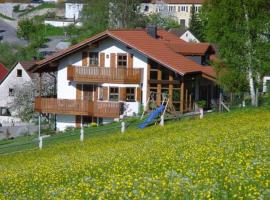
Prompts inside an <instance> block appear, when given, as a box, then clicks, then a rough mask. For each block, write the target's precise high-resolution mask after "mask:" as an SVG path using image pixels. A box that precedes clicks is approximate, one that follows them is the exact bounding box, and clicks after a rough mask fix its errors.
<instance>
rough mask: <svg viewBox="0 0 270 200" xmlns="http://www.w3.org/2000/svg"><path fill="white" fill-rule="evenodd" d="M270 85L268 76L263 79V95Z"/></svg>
mask: <svg viewBox="0 0 270 200" xmlns="http://www.w3.org/2000/svg"><path fill="white" fill-rule="evenodd" d="M269 85H270V76H265V77H263V93H266V92H268V90H269V88H268V87H269Z"/></svg>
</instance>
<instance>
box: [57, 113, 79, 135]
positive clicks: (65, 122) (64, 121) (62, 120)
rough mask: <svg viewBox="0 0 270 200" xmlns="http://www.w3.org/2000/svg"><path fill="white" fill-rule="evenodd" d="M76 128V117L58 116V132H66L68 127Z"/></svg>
mask: <svg viewBox="0 0 270 200" xmlns="http://www.w3.org/2000/svg"><path fill="white" fill-rule="evenodd" d="M75 126H76V121H75V116H70V115H69V116H68V115H57V117H56V128H57V130H58V131H64V130H65V129H66V128H68V127H75Z"/></svg>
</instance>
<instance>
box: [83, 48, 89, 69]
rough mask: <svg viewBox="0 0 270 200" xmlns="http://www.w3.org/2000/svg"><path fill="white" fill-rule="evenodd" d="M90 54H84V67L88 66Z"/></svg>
mask: <svg viewBox="0 0 270 200" xmlns="http://www.w3.org/2000/svg"><path fill="white" fill-rule="evenodd" d="M88 59H89V57H88V52H86V51H84V52H82V66H88Z"/></svg>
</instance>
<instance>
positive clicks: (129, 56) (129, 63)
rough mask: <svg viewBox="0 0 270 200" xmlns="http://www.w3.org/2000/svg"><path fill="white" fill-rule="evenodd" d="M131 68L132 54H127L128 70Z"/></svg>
mask: <svg viewBox="0 0 270 200" xmlns="http://www.w3.org/2000/svg"><path fill="white" fill-rule="evenodd" d="M132 68H133V54H130V53H129V54H128V69H132Z"/></svg>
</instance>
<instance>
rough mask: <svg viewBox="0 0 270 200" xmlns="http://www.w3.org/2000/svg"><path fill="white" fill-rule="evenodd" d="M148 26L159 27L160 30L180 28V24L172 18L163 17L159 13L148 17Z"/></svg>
mask: <svg viewBox="0 0 270 200" xmlns="http://www.w3.org/2000/svg"><path fill="white" fill-rule="evenodd" d="M147 23H148V24H154V25H157V26H158V27H159V28H164V29H171V28H179V27H180V24H179V23H178V22H177V21H176V20H175V19H174V18H173V17H172V16H162V15H161V14H159V13H154V14H150V15H149V16H148V17H147Z"/></svg>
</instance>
